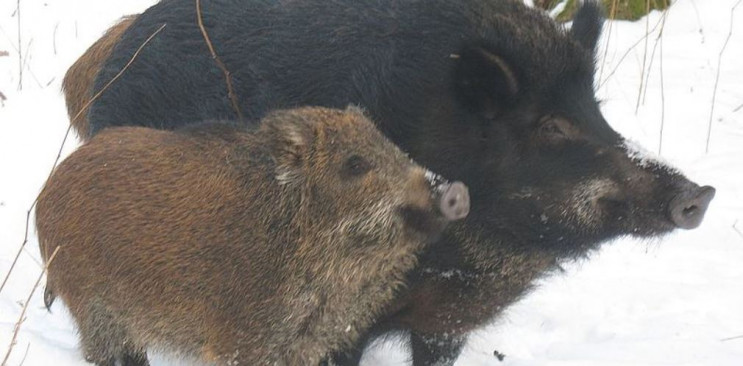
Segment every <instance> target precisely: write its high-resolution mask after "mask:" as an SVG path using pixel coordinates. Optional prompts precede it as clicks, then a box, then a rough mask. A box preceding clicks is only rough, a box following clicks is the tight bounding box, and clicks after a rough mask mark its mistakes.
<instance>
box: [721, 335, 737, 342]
mask: <svg viewBox="0 0 743 366" xmlns="http://www.w3.org/2000/svg"><path fill="white" fill-rule="evenodd" d="M736 339H743V335H739V336H735V337H730V338H723V339H720V342H727V341H733V340H736Z"/></svg>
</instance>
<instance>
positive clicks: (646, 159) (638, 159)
mask: <svg viewBox="0 0 743 366" xmlns="http://www.w3.org/2000/svg"><path fill="white" fill-rule="evenodd" d="M619 148H620V149H623V150H624V151H625V152H626V153H627V157H628V158H630V160H632V161H634V162H635V163H636V164H637V165H638V166H639V167H641V168H650V167H656V168H660V169H663V170H665V171H667V172H669V173H671V174H681V173H680V172H679V171H678V169H676V168H675V167H673V166H672V165H671V164H670V163H668V162H667V161H665V160H663V158H661V157H660V156H658V155H657V154H655V153H654V152H652V151H650V150H648V149H646V148H644V147H643V146H642V145H640V143H638V142H637V141H634V140H631V139H627V138H625V139H624V141H623V142H622V143H621V144H620V145H619Z"/></svg>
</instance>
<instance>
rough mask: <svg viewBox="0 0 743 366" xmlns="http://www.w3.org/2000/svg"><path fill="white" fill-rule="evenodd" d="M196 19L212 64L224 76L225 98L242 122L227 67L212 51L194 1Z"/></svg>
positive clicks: (197, 0) (212, 48)
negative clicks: (212, 61) (214, 63)
mask: <svg viewBox="0 0 743 366" xmlns="http://www.w3.org/2000/svg"><path fill="white" fill-rule="evenodd" d="M196 19H197V21H198V23H199V29H200V30H201V34H202V35H203V36H204V41H206V46H207V47H208V48H209V52H210V53H211V54H212V58H213V59H214V62H216V63H217V66H218V67H219V68H220V69H221V70H222V73H223V74H224V79H225V83H226V84H227V96H228V97H229V98H230V102H231V103H232V108H233V109H234V110H235V113H236V114H237V118H238V119H239V120H240V121H242V120H243V114H242V112H241V111H240V106H239V105H238V103H237V96H236V95H235V91H234V90H233V88H232V77H231V76H230V71H229V70H227V66H225V65H224V63H223V62H222V60H221V59H220V58H219V56H217V52H216V51H214V45H212V41H211V39H210V38H209V34H208V33H207V32H206V28H204V19H203V18H202V15H201V0H196Z"/></svg>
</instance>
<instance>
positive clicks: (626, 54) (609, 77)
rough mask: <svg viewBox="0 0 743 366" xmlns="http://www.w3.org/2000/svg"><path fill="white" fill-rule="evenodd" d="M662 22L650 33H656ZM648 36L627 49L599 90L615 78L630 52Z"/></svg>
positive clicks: (656, 24) (659, 21)
mask: <svg viewBox="0 0 743 366" xmlns="http://www.w3.org/2000/svg"><path fill="white" fill-rule="evenodd" d="M661 21H662V19H659V20H658V23H655V26H654V27H653V29H652V30H651V31H650V33H654V32H655V30H656V29H658V27H659V26H660V24H661ZM648 36H649V35H648V34H646V35H644V36H642V37H641V38H640V39H638V40H637V41H636V42H635V43H633V44H632V46H630V47H629V48H628V49H627V51H626V52H624V54H623V55H622V57H621V58H620V59H619V62H617V65H616V66H614V69H612V70H611V73H609V75H607V76H606V79H604V80H603V81H602V82H601V83H600V84H599V88H601V87H602V86H604V84H606V82H608V81H609V79H611V77H612V76H613V75H614V74H615V73H616V72H617V70H619V66H621V65H622V63H624V60H625V59H626V58H627V56H629V54H630V52H632V50H634V49H635V48H636V47H637V46H638V45H639V44H640V43H642V41H644V40H645V39H647V37H648Z"/></svg>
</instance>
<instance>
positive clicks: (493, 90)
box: [455, 47, 520, 117]
mask: <svg viewBox="0 0 743 366" xmlns="http://www.w3.org/2000/svg"><path fill="white" fill-rule="evenodd" d="M455 59H456V60H457V62H458V64H457V67H456V87H457V93H458V94H459V97H460V99H461V101H462V102H463V103H464V104H466V105H469V106H470V107H472V108H473V109H475V110H477V111H479V112H480V113H482V114H483V115H484V116H486V117H493V116H494V115H496V114H497V113H498V112H499V111H500V110H502V109H503V108H505V106H507V105H508V104H509V103H510V102H511V101H512V100H513V97H514V96H515V95H516V94H517V93H518V92H519V87H520V85H519V80H518V77H517V76H516V73H515V72H514V69H513V68H512V67H511V65H510V64H509V63H508V62H507V61H506V60H505V59H503V58H502V57H500V56H498V55H496V54H494V53H492V52H490V51H488V50H486V49H484V48H480V47H475V48H469V49H466V50H464V51H463V52H462V53H461V54H459V55H456V56H455Z"/></svg>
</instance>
